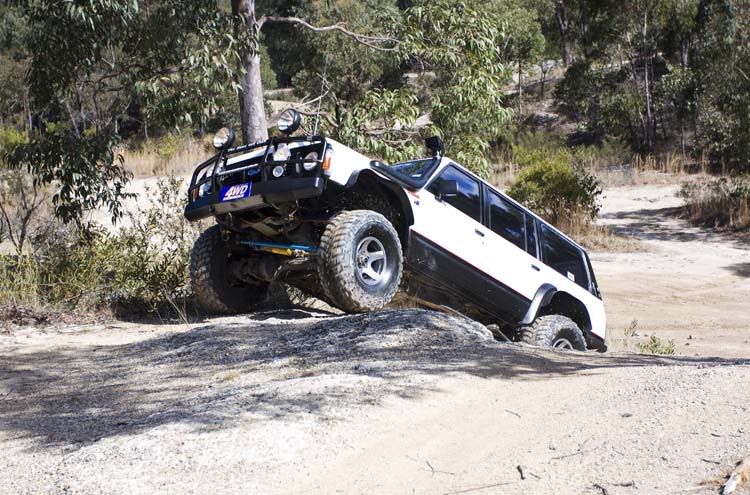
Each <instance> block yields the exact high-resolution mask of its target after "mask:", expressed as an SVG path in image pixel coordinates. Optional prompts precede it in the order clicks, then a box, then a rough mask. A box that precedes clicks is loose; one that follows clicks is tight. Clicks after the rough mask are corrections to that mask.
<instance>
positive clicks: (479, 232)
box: [474, 229, 484, 237]
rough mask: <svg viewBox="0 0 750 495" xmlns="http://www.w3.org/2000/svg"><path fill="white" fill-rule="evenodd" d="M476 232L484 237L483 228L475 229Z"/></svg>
mask: <svg viewBox="0 0 750 495" xmlns="http://www.w3.org/2000/svg"><path fill="white" fill-rule="evenodd" d="M474 233H475V234H476V235H478V236H479V237H484V232H482V231H481V230H479V229H474Z"/></svg>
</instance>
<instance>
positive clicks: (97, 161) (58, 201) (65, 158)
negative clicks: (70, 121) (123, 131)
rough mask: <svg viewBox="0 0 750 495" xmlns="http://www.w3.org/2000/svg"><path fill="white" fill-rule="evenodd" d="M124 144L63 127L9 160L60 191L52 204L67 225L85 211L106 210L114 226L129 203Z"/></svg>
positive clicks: (17, 151)
mask: <svg viewBox="0 0 750 495" xmlns="http://www.w3.org/2000/svg"><path fill="white" fill-rule="evenodd" d="M119 142H120V140H119V138H118V137H117V136H116V135H113V134H108V133H105V132H102V133H97V134H94V135H92V136H77V135H76V134H75V132H73V131H72V130H70V129H69V128H65V127H62V128H60V129H59V131H58V132H53V133H48V134H47V135H46V136H44V137H35V138H34V139H32V140H31V141H30V142H29V143H28V144H25V145H22V146H18V147H16V148H15V149H14V150H13V152H12V153H10V154H8V155H7V156H8V157H9V161H10V162H11V163H12V164H13V166H14V167H16V168H23V169H25V170H27V171H29V172H30V173H32V174H33V175H34V177H35V178H36V180H38V181H40V182H42V183H44V184H53V183H54V184H55V185H56V186H57V187H56V190H55V192H54V194H53V196H52V202H53V204H54V206H55V214H56V216H57V217H58V218H59V219H61V220H62V221H64V222H69V221H73V220H78V219H80V218H81V216H82V215H83V212H84V211H86V210H91V209H94V208H97V207H98V206H100V205H105V206H106V207H107V208H108V209H109V212H110V213H111V214H112V221H113V222H114V221H116V220H117V219H118V218H120V217H121V216H122V213H123V212H122V200H123V199H125V198H127V197H128V194H127V193H126V192H125V185H126V184H127V182H128V180H129V179H130V174H129V173H128V172H126V171H125V169H124V168H123V163H122V156H121V155H120V154H119V153H118V152H117V151H116V146H117V145H118V144H119Z"/></svg>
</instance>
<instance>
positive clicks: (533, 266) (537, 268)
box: [531, 265, 541, 272]
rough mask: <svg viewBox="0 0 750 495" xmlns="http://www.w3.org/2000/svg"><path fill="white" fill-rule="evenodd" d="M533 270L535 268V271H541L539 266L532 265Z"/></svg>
mask: <svg viewBox="0 0 750 495" xmlns="http://www.w3.org/2000/svg"><path fill="white" fill-rule="evenodd" d="M531 268H533V269H534V270H536V271H538V272H539V271H541V269H540V268H539V267H538V266H536V265H531Z"/></svg>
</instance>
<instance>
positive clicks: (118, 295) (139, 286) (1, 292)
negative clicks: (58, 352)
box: [0, 178, 199, 316]
mask: <svg viewBox="0 0 750 495" xmlns="http://www.w3.org/2000/svg"><path fill="white" fill-rule="evenodd" d="M147 195H149V197H147V198H141V200H140V203H139V204H140V205H143V206H139V208H138V210H137V211H134V212H131V213H130V214H129V215H128V217H129V219H130V221H131V225H130V226H129V227H125V228H122V229H121V230H120V231H118V232H116V233H110V232H108V231H106V230H105V229H103V228H101V227H93V226H87V227H85V228H84V227H78V226H66V225H63V224H58V223H55V224H53V227H52V228H50V229H49V230H48V231H47V232H46V235H44V236H42V237H40V238H34V239H32V242H33V243H34V244H35V247H36V249H35V251H34V252H35V254H34V255H33V256H15V257H5V258H2V259H0V277H1V278H0V304H2V303H14V304H15V303H21V304H27V305H31V306H38V305H51V306H53V307H64V308H66V309H84V310H96V309H102V308H105V307H108V308H110V309H111V310H112V311H113V312H114V313H115V314H116V315H118V316H139V315H145V314H160V315H164V314H165V313H168V314H174V313H175V312H176V313H178V314H179V315H181V316H184V313H185V311H186V308H188V307H190V303H191V300H192V294H191V293H190V287H189V283H188V282H189V279H188V273H187V266H188V260H189V253H190V247H191V246H192V243H193V241H194V239H195V238H196V237H197V235H198V233H199V230H198V228H196V226H194V225H192V224H190V223H188V222H187V220H185V218H184V217H183V215H182V211H183V202H184V201H183V196H184V192H183V191H182V190H181V180H180V179H176V178H170V179H162V180H160V181H159V182H158V185H157V188H156V190H155V191H152V190H149V189H147Z"/></svg>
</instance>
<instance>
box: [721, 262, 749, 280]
mask: <svg viewBox="0 0 750 495" xmlns="http://www.w3.org/2000/svg"><path fill="white" fill-rule="evenodd" d="M725 268H726V269H727V270H729V271H730V272H732V273H733V274H735V275H737V276H738V277H745V278H750V263H735V264H734V265H729V266H726V267H725Z"/></svg>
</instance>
